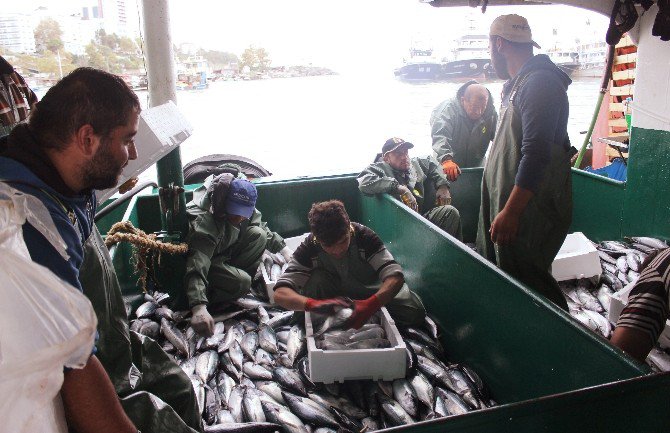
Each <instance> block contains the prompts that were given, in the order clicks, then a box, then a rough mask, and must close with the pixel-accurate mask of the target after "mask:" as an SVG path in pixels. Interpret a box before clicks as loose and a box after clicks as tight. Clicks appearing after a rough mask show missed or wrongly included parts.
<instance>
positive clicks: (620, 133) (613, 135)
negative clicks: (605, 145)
mask: <svg viewBox="0 0 670 433" xmlns="http://www.w3.org/2000/svg"><path fill="white" fill-rule="evenodd" d="M609 136H610V137H628V132H610V134H609Z"/></svg>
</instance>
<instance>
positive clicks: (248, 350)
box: [240, 332, 258, 359]
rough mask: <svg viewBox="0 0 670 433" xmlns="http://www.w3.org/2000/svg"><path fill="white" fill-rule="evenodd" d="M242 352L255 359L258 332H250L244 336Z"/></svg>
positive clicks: (241, 343) (241, 344) (241, 342)
mask: <svg viewBox="0 0 670 433" xmlns="http://www.w3.org/2000/svg"><path fill="white" fill-rule="evenodd" d="M240 347H242V352H243V353H244V354H245V355H246V356H247V357H248V358H249V359H254V355H255V354H256V349H257V348H258V334H257V333H256V332H248V333H246V334H244V337H242V341H240Z"/></svg>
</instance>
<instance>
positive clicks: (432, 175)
mask: <svg viewBox="0 0 670 433" xmlns="http://www.w3.org/2000/svg"><path fill="white" fill-rule="evenodd" d="M357 180H358V189H360V190H361V192H362V193H363V194H370V195H375V194H384V193H387V194H391V195H392V196H394V197H395V198H398V199H399V198H400V196H399V194H398V185H405V186H407V187H408V188H409V190H410V191H412V193H413V194H414V196H415V197H416V201H417V203H418V205H419V211H420V212H421V213H423V212H426V211H428V210H429V209H430V208H431V207H432V205H431V206H425V209H424V198H425V197H426V189H427V187H428V186H432V187H433V188H435V189H436V190H437V189H438V188H439V187H441V186H442V185H447V186H449V181H448V180H447V178H446V177H445V176H444V173H443V172H442V167H440V166H439V165H438V164H437V163H436V162H435V160H434V159H433V158H431V157H426V158H416V157H415V158H412V159H411V161H410V168H409V173H408V174H407V175H405V174H404V173H403V172H401V171H399V170H394V169H393V168H392V167H391V166H390V165H389V164H387V163H386V162H384V161H381V162H374V163H372V164H370V165H369V166H368V167H367V168H366V169H365V170H363V171H362V172H361V173H360V174H359V175H358V177H357ZM426 182H428V184H426Z"/></svg>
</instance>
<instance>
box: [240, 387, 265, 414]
mask: <svg viewBox="0 0 670 433" xmlns="http://www.w3.org/2000/svg"><path fill="white" fill-rule="evenodd" d="M242 405H243V413H244V418H245V419H246V420H247V421H248V422H265V413H264V412H263V406H261V399H260V397H259V396H258V394H257V391H256V389H254V388H247V389H246V390H245V392H244V399H243V400H242Z"/></svg>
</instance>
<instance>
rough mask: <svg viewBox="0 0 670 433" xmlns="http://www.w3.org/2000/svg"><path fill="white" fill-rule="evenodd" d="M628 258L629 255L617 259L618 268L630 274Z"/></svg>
mask: <svg viewBox="0 0 670 433" xmlns="http://www.w3.org/2000/svg"><path fill="white" fill-rule="evenodd" d="M627 257H628V256H627V255H625V256H619V257H618V258H617V259H616V267H617V269H619V271H621V272H628V259H627Z"/></svg>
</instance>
